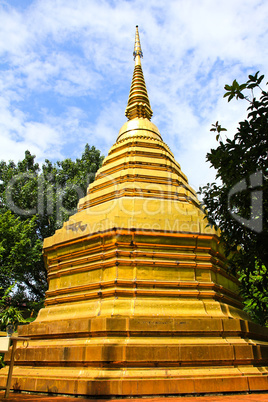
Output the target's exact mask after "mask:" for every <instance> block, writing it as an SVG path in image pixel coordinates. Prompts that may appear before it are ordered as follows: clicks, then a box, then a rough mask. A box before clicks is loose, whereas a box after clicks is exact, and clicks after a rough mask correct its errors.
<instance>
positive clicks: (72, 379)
mask: <svg viewBox="0 0 268 402" xmlns="http://www.w3.org/2000/svg"><path fill="white" fill-rule="evenodd" d="M3 378H4V377H3ZM12 388H14V390H23V391H32V392H43V393H53V394H70V395H91V396H93V395H98V396H116V395H122V396H135V395H136V396H137V395H180V394H202V393H221V392H253V391H264V390H268V367H253V366H237V367H214V368H212V367H206V366H205V367H202V368H195V367H188V368H171V367H166V368H153V369H151V368H146V369H145V368H140V369H139V368H135V369H133V368H122V369H109V368H103V369H100V368H82V369H81V368H80V367H77V368H73V367H72V368H67V367H53V368H44V367H16V368H15V369H14V376H13V386H12Z"/></svg>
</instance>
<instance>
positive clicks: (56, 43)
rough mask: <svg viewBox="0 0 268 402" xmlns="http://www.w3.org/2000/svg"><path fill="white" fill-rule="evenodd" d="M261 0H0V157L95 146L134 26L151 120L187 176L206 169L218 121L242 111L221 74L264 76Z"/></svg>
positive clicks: (117, 99)
mask: <svg viewBox="0 0 268 402" xmlns="http://www.w3.org/2000/svg"><path fill="white" fill-rule="evenodd" d="M267 20H268V2H267V1H265V0H264V1H258V0H217V1H216V0H174V1H173V0H170V1H169V0H146V1H144V0H133V1H131V0H130V1H127V0H117V1H106V0H39V1H38V0H32V1H29V0H27V1H26V0H25V1H22V0H17V1H15V0H14V1H12V0H9V1H7V0H6V1H5V0H0V55H1V57H0V88H1V90H0V160H1V159H3V160H6V161H8V160H10V159H12V160H15V161H18V160H21V159H23V157H24V152H25V150H26V149H29V150H30V151H31V152H32V153H33V154H35V155H36V158H37V161H38V162H40V163H42V161H44V159H46V158H48V159H50V160H52V161H56V160H60V159H63V158H67V157H69V158H72V159H75V158H76V157H80V156H81V153H82V151H83V149H84V146H85V144H86V143H89V145H95V146H96V147H97V148H98V149H100V150H101V152H102V154H103V155H107V153H108V150H109V148H110V147H111V146H112V145H113V143H114V142H115V140H116V137H117V134H118V131H119V129H120V127H121V126H122V125H123V123H124V122H125V121H126V118H125V115H124V113H125V107H126V105H127V99H128V94H129V89H130V84H131V79H132V73H133V68H134V62H133V57H132V52H133V46H134V38H135V26H136V25H139V30H140V38H141V45H142V50H143V54H144V58H143V60H142V65H143V72H144V76H145V81H146V85H147V90H148V94H149V98H150V102H151V107H152V109H153V112H154V116H153V118H152V121H153V122H154V123H155V124H156V125H157V126H158V128H159V130H160V132H161V134H162V137H163V139H164V141H165V142H166V143H167V144H168V145H169V147H170V148H171V150H172V151H173V153H174V155H175V158H176V160H177V161H178V162H179V163H180V164H181V168H182V170H183V172H184V173H185V174H186V175H187V176H188V179H189V182H190V184H191V185H192V186H193V187H194V188H195V189H198V187H199V186H200V185H204V184H206V183H207V182H209V181H213V180H214V172H213V171H212V170H211V169H210V168H209V164H208V163H207V162H206V153H207V152H208V151H209V150H210V148H212V147H215V146H217V143H216V140H215V135H214V134H213V133H211V132H210V131H209V130H210V128H211V124H212V123H215V122H216V121H217V120H219V121H220V123H221V124H222V126H224V127H226V128H227V129H228V135H229V136H230V137H231V136H232V135H233V134H234V133H235V129H236V127H237V122H238V121H240V120H241V119H242V118H243V117H245V115H246V112H245V110H246V107H247V105H246V104H245V103H244V102H235V101H233V102H231V103H229V104H228V103H227V101H226V99H223V94H224V89H223V87H224V85H225V84H226V83H228V84H230V83H231V82H232V81H233V80H234V79H235V78H236V79H237V80H238V81H240V82H245V81H246V79H247V76H248V74H252V73H255V72H256V71H258V70H260V71H261V73H263V74H265V76H266V81H267V78H268V72H267V68H268V67H267V66H268V45H267V44H268V25H267Z"/></svg>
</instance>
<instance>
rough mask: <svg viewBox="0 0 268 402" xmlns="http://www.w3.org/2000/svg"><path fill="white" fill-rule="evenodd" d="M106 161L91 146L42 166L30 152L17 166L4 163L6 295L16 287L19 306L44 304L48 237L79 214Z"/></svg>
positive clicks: (0, 259)
mask: <svg viewBox="0 0 268 402" xmlns="http://www.w3.org/2000/svg"><path fill="white" fill-rule="evenodd" d="M102 160H103V157H102V156H101V154H100V151H98V150H97V149H95V147H89V145H86V147H85V150H84V152H83V154H82V156H81V158H80V159H76V161H72V160H71V159H65V160H63V161H59V162H57V163H51V162H50V161H49V160H46V161H45V163H44V164H43V165H42V167H40V166H39V164H38V163H36V162H35V156H33V155H31V153H30V152H29V151H26V152H25V158H24V159H23V160H22V161H19V162H18V163H17V164H15V163H14V162H13V161H9V162H8V163H7V162H5V161H1V162H0V286H1V287H0V298H1V297H2V298H3V297H4V295H5V292H6V291H7V290H8V289H10V286H12V285H13V288H12V291H11V298H9V300H11V304H12V306H13V307H16V308H19V309H20V308H23V309H24V310H25V309H26V310H27V309H35V310H38V309H39V308H40V303H42V301H43V299H44V294H45V291H46V289H47V279H46V269H45V266H44V262H43V257H42V244H43V239H44V238H45V237H48V236H51V235H53V234H54V232H55V230H56V229H58V228H60V227H61V226H62V224H63V222H64V221H66V220H67V219H68V217H69V216H70V215H71V214H73V213H75V212H76V207H77V203H78V199H79V198H80V197H82V196H84V195H85V194H86V190H87V186H88V184H89V183H90V182H92V181H93V180H94V177H95V173H96V171H97V169H98V168H99V167H100V165H101V163H102ZM4 299H5V298H4ZM5 300H6V299H5ZM9 303H10V302H9ZM12 306H9V307H12Z"/></svg>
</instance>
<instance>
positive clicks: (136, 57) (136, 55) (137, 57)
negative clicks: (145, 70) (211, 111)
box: [133, 25, 143, 64]
mask: <svg viewBox="0 0 268 402" xmlns="http://www.w3.org/2000/svg"><path fill="white" fill-rule="evenodd" d="M133 56H134V60H135V64H141V58H142V57H143V53H142V50H141V43H140V35H139V26H138V25H136V35H135V45H134V52H133Z"/></svg>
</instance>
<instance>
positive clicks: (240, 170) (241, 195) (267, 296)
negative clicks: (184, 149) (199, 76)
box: [200, 72, 268, 324]
mask: <svg viewBox="0 0 268 402" xmlns="http://www.w3.org/2000/svg"><path fill="white" fill-rule="evenodd" d="M248 78H249V79H248V81H247V82H246V83H244V84H241V85H239V84H238V82H237V81H236V80H234V81H233V83H232V85H226V86H225V90H226V93H225V95H224V97H228V102H229V101H231V100H232V99H233V98H235V99H238V100H240V99H241V100H246V101H247V102H248V104H249V106H248V115H247V118H246V119H245V120H244V121H241V122H239V124H238V128H237V133H236V134H235V135H234V137H233V139H229V138H226V140H223V139H222V137H221V132H222V131H226V129H224V128H222V127H221V125H219V124H218V122H217V123H216V124H215V125H213V128H212V129H211V131H214V132H216V135H217V140H218V141H219V145H218V147H217V148H216V149H211V151H210V152H209V153H208V154H207V160H208V161H209V162H210V163H211V166H213V167H214V168H215V169H216V171H217V174H216V178H218V179H220V181H221V184H216V183H211V184H207V185H206V186H204V187H203V188H202V189H200V190H201V193H202V194H203V202H204V206H205V209H206V214H207V218H208V220H209V222H210V223H211V224H214V225H215V226H217V227H219V228H220V229H221V239H222V240H223V241H224V243H225V245H226V251H227V254H228V255H229V257H230V266H231V268H232V269H233V270H234V271H236V272H237V274H238V277H239V280H240V282H241V293H242V295H243V297H244V300H245V307H246V310H247V311H248V312H249V313H250V314H251V316H252V318H253V319H255V320H257V321H258V322H260V323H262V324H267V323H268V290H267V269H268V247H267V245H268V227H267V215H268V93H267V91H265V90H264V89H262V88H261V86H260V85H261V82H262V81H263V79H264V76H263V75H261V76H259V72H257V73H256V74H255V75H249V77H248ZM256 92H258V97H257V96H256V94H255V93H256Z"/></svg>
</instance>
